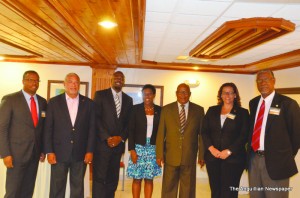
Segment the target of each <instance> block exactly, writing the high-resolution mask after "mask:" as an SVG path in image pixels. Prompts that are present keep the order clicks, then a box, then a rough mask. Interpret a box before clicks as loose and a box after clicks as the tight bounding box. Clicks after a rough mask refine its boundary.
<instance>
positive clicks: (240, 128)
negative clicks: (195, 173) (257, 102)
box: [202, 105, 249, 163]
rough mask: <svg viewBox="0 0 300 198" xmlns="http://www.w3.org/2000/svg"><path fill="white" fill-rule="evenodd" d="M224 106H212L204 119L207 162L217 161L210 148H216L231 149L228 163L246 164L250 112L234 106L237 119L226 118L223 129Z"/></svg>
mask: <svg viewBox="0 0 300 198" xmlns="http://www.w3.org/2000/svg"><path fill="white" fill-rule="evenodd" d="M221 110H222V105H217V106H212V107H210V108H209V109H208V111H207V112H206V115H205V116H204V119H203V127H202V137H203V144H204V148H205V154H204V159H205V161H215V160H218V159H217V158H215V157H214V156H213V155H212V154H211V153H210V151H209V150H208V148H209V147H210V146H212V145H213V146H214V147H215V148H216V149H218V150H219V151H222V150H224V149H229V150H230V151H231V152H232V154H231V155H230V156H229V157H228V158H227V159H226V161H227V162H241V163H245V162H246V149H245V145H246V142H247V138H248V131H249V113H248V110H246V109H244V108H241V107H237V106H234V107H233V108H232V110H231V112H230V113H231V114H232V115H234V116H235V117H234V118H233V117H231V118H226V120H225V122H224V124H223V127H221V118H220V115H221Z"/></svg>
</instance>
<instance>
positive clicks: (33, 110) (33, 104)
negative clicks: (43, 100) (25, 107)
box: [30, 96, 38, 127]
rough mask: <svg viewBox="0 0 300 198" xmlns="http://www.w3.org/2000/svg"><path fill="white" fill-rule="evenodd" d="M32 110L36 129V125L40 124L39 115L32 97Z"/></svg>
mask: <svg viewBox="0 0 300 198" xmlns="http://www.w3.org/2000/svg"><path fill="white" fill-rule="evenodd" d="M30 109H31V117H32V121H33V125H34V127H36V125H37V124H38V115H37V110H36V103H35V100H34V98H33V97H32V96H31V98H30Z"/></svg>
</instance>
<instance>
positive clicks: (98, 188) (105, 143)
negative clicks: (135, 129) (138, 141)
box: [93, 71, 133, 198]
mask: <svg viewBox="0 0 300 198" xmlns="http://www.w3.org/2000/svg"><path fill="white" fill-rule="evenodd" d="M124 82H125V77H124V74H123V73H122V72H120V71H117V72H115V73H114V74H113V77H112V79H111V88H108V89H105V90H101V91H97V92H96V93H95V98H94V101H95V103H96V108H97V112H96V115H97V116H96V117H97V118H96V122H97V137H96V148H95V158H94V162H93V197H96V198H102V197H103V198H113V197H114V195H115V191H116V189H117V186H118V181H119V171H120V160H121V156H122V154H123V153H124V150H125V141H126V139H127V136H128V131H127V127H128V122H129V117H130V112H131V109H132V105H133V103H132V98H131V97H130V96H128V95H127V94H125V93H123V92H122V87H123V86H124Z"/></svg>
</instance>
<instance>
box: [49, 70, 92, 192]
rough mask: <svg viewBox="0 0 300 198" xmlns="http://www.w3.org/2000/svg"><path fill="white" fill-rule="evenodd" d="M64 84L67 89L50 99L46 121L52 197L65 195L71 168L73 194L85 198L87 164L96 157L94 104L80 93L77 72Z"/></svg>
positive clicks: (70, 75)
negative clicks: (94, 155)
mask: <svg viewBox="0 0 300 198" xmlns="http://www.w3.org/2000/svg"><path fill="white" fill-rule="evenodd" d="M64 86H65V93H63V94H60V95H58V96H55V97H53V98H51V99H50V100H49V103H48V109H47V115H48V116H47V119H46V123H45V132H44V134H45V135H44V142H45V153H46V154H47V159H48V162H49V163H50V164H51V179H50V197H51V198H64V197H65V191H66V184H67V175H68V172H70V189H71V194H70V197H72V198H83V196H84V187H83V186H84V185H83V180H84V174H85V170H86V164H90V163H91V162H92V160H93V151H94V142H95V135H96V130H95V127H96V123H95V115H96V114H95V106H94V102H93V101H92V100H91V99H89V98H87V97H85V96H82V95H80V94H79V86H80V78H79V76H78V75H77V74H75V73H69V74H67V76H66V78H65V81H64Z"/></svg>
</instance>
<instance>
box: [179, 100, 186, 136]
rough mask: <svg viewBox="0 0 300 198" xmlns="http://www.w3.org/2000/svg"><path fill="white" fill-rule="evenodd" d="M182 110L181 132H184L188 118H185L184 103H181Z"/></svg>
mask: <svg viewBox="0 0 300 198" xmlns="http://www.w3.org/2000/svg"><path fill="white" fill-rule="evenodd" d="M180 106H181V110H180V112H179V120H180V133H183V132H184V127H185V124H186V118H185V110H184V105H183V104H182V105H180Z"/></svg>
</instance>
